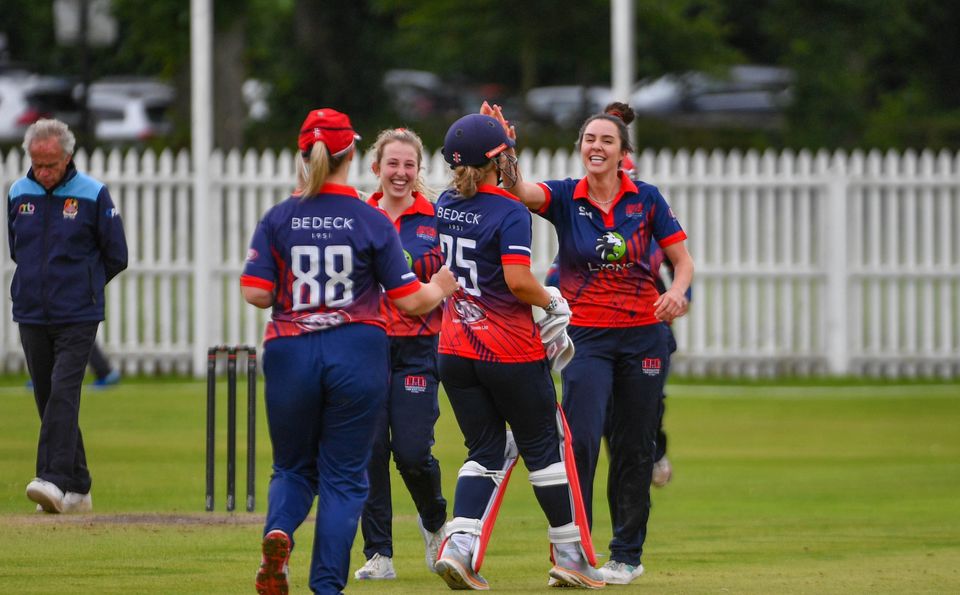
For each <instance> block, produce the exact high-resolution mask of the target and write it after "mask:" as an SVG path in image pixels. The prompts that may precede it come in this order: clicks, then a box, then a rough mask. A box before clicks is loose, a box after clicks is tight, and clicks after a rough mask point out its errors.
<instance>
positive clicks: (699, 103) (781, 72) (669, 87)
mask: <svg viewBox="0 0 960 595" xmlns="http://www.w3.org/2000/svg"><path fill="white" fill-rule="evenodd" d="M792 83H793V74H792V72H791V71H790V70H789V69H786V68H778V67H774V66H760V65H739V66H734V67H732V68H730V69H729V71H728V72H727V75H726V76H723V77H718V76H713V75H710V74H706V73H703V72H697V71H692V72H686V73H682V74H667V75H664V76H661V77H657V78H652V79H645V80H643V81H641V82H640V83H639V84H638V85H637V87H636V89H635V90H634V92H633V94H632V95H631V97H630V106H631V107H632V108H633V109H634V111H635V112H637V113H638V114H640V115H650V116H671V115H681V114H721V115H722V114H728V115H730V116H737V115H741V116H743V115H748V116H749V115H755V116H758V117H763V116H770V115H773V114H778V113H780V112H782V111H783V109H784V108H785V107H786V106H788V105H789V104H790V100H791V85H792Z"/></svg>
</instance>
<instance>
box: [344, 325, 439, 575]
mask: <svg viewBox="0 0 960 595" xmlns="http://www.w3.org/2000/svg"><path fill="white" fill-rule="evenodd" d="M439 387H440V378H439V376H438V375H437V336H436V335H427V336H419V337H390V392H389V396H388V398H387V400H386V402H385V403H384V405H383V407H382V408H381V409H380V413H379V416H378V418H377V429H376V435H375V437H374V442H373V453H372V454H371V456H370V464H369V465H368V466H367V477H368V478H369V482H370V493H369V495H368V496H367V501H366V503H365V504H364V505H363V516H362V517H361V518H360V528H361V530H362V532H363V553H364V555H365V556H366V557H367V559H370V558H372V557H373V555H374V554H380V555H381V556H387V557H390V558H392V557H393V503H392V501H391V498H392V492H391V489H390V455H391V453H392V454H393V459H394V461H395V462H396V464H397V471H399V472H400V477H401V478H403V482H404V484H405V485H406V486H407V491H409V492H410V496H411V497H412V498H413V503H414V506H416V508H417V513H418V514H419V515H420V519H421V520H422V522H423V526H424V527H425V528H426V529H427V530H428V531H430V532H431V533H433V532H435V531H437V530H438V529H440V527H442V526H443V523H444V522H446V519H447V501H446V500H445V499H444V497H443V493H442V491H441V483H440V463H439V462H438V461H437V459H436V458H434V456H433V453H432V451H431V449H432V448H433V443H434V437H433V427H434V425H436V423H437V419H438V418H439V417H440V405H439V403H438V400H437V392H438V389H439Z"/></svg>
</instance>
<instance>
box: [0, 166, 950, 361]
mask: <svg viewBox="0 0 960 595" xmlns="http://www.w3.org/2000/svg"><path fill="white" fill-rule="evenodd" d="M369 159H370V155H369V154H367V155H364V156H363V157H362V158H361V159H358V160H355V161H354V162H353V164H352V169H353V171H352V172H351V176H350V179H351V180H352V181H353V183H354V184H355V185H356V186H357V187H358V188H359V189H360V190H361V191H372V190H373V188H374V186H375V185H376V179H375V177H374V176H373V174H372V173H371V171H370V167H369ZM635 161H636V166H637V177H638V178H640V179H643V180H646V181H649V182H651V183H653V184H655V185H657V186H658V187H660V189H661V191H662V192H663V194H664V196H666V198H667V200H668V202H670V204H671V206H672V207H673V210H674V211H675V212H676V214H677V216H678V218H679V219H680V222H681V224H682V225H683V226H684V227H685V229H686V230H687V233H688V234H689V237H690V239H689V242H688V245H689V248H690V252H691V254H692V255H693V258H694V261H695V263H696V268H697V272H696V276H695V282H694V299H693V302H692V306H691V311H690V314H689V315H688V316H687V317H686V318H684V319H681V320H680V321H678V322H677V323H676V325H675V331H676V333H677V339H678V343H679V346H680V350H679V351H678V353H677V355H676V358H675V364H674V369H675V370H678V371H680V372H682V373H690V374H696V375H702V374H719V375H734V376H740V375H744V376H771V375H777V374H783V373H790V374H868V375H886V376H913V375H924V376H928V375H936V376H943V377H957V376H960V233H956V231H955V230H958V229H960V154H953V153H947V152H940V153H933V152H930V151H924V152H921V153H915V152H912V151H907V152H904V153H896V152H888V153H881V152H877V151H873V152H852V153H845V152H835V153H829V152H826V151H822V152H818V153H808V152H799V153H793V152H789V151H785V152H781V153H777V152H773V151H767V152H762V153H761V152H747V153H740V152H737V151H732V152H729V153H723V152H705V151H695V152H685V151H680V152H653V151H647V152H643V153H641V154H639V155H638V156H637V158H636V160H635ZM520 162H521V167H522V169H523V171H524V172H525V174H526V175H525V177H526V179H529V180H541V179H553V178H564V177H578V176H580V175H582V171H583V169H582V166H581V164H580V159H579V156H578V155H577V154H576V153H569V152H566V151H562V150H561V151H547V150H540V151H532V150H526V151H524V152H523V153H522V154H521V156H520ZM76 163H77V166H78V167H79V168H80V169H81V170H84V171H87V172H89V173H90V174H92V175H93V176H94V177H96V178H99V179H101V180H102V181H104V182H106V183H107V184H108V186H109V187H110V190H111V193H112V195H113V197H114V200H115V201H116V202H117V205H118V207H119V208H120V212H121V213H122V214H123V217H124V224H125V226H126V232H127V240H128V243H129V246H130V267H129V269H128V270H127V271H126V272H124V273H123V274H122V275H121V276H120V277H118V279H117V280H115V281H114V282H112V283H111V284H110V285H109V286H108V288H107V298H106V299H107V316H108V318H107V321H106V322H105V324H104V325H103V327H102V329H101V335H100V336H101V341H102V343H103V344H104V347H105V349H106V351H107V352H108V353H109V354H110V355H111V356H112V358H113V359H114V360H116V361H118V362H119V363H120V364H121V365H122V367H123V369H124V370H125V371H126V372H127V373H131V372H135V371H137V372H145V373H158V372H171V371H173V372H181V373H190V374H194V375H200V374H202V373H203V369H204V362H203V361H197V360H198V357H197V354H198V353H200V354H203V353H205V349H206V346H209V345H214V344H257V343H258V341H259V339H260V335H261V333H262V330H263V324H264V322H265V321H266V316H267V313H266V312H263V311H259V310H256V309H255V308H252V307H250V306H247V305H246V304H245V303H244V302H243V301H242V299H241V297H240V292H239V290H238V283H237V279H238V276H239V272H240V270H241V268H242V266H243V259H244V257H245V254H246V246H247V242H248V240H249V238H250V235H251V234H252V231H253V228H254V226H255V224H256V222H257V220H258V219H259V217H260V215H261V214H262V213H263V212H264V211H265V210H266V209H267V208H268V207H269V206H270V205H272V204H274V203H276V202H277V201H279V200H282V199H283V198H285V197H286V196H287V194H288V193H289V191H290V189H291V188H292V185H293V180H294V162H293V155H292V154H291V153H290V152H287V151H284V152H280V153H274V152H272V151H264V152H263V153H256V152H253V151H248V152H246V153H240V152H237V151H233V152H230V153H227V154H223V153H215V154H214V155H213V156H212V159H211V164H210V172H209V179H210V185H209V186H210V187H209V191H208V192H207V193H206V194H205V195H204V196H200V197H197V196H195V193H194V187H193V176H192V171H191V160H190V155H189V154H188V153H186V152H179V153H173V152H171V151H164V152H162V153H160V154H156V153H154V152H151V151H146V152H143V153H138V152H136V151H129V152H127V153H125V154H124V153H120V152H118V151H111V152H109V153H104V152H102V151H100V150H97V151H94V152H93V153H92V154H87V153H84V152H82V151H81V152H79V153H78V154H77V156H76ZM27 166H28V162H27V160H26V159H25V158H24V157H23V156H22V153H21V152H20V151H11V152H10V153H8V154H7V155H6V156H5V158H4V159H2V161H0V187H2V188H3V190H4V192H5V193H6V191H7V189H8V188H9V185H10V184H11V183H12V182H13V181H14V180H15V179H16V178H18V177H20V176H21V175H23V172H24V171H26V169H27ZM424 169H425V178H426V181H427V184H428V185H429V186H430V187H432V188H436V189H439V188H443V187H444V186H445V185H446V183H447V182H448V175H449V170H448V169H447V167H446V165H445V163H444V162H443V158H442V156H441V155H440V154H439V153H434V154H432V155H431V156H430V158H429V159H428V162H427V163H426V164H425V168H424ZM201 209H205V210H203V211H201ZM198 213H199V214H201V215H203V216H202V217H201V216H198ZM197 220H200V221H209V222H210V224H209V230H206V232H204V233H196V234H195V233H194V232H195V231H203V230H194V229H193V222H194V221H197ZM2 233H4V234H6V229H5V228H4V231H3V232H2ZM197 238H203V240H205V241H203V242H202V245H198V244H201V242H199V241H198V240H197ZM555 251H556V236H555V234H554V232H553V229H552V227H551V226H550V225H549V224H548V223H546V222H545V221H543V220H541V219H540V218H538V217H534V263H533V267H534V271H535V273H537V274H538V275H542V274H543V273H544V272H545V271H546V269H547V267H548V266H549V264H550V261H551V260H552V258H553V255H554V253H555ZM3 253H4V255H3V258H2V259H0V273H2V276H3V281H4V283H5V285H6V287H7V288H9V285H10V279H11V275H12V272H13V268H14V267H13V263H12V262H11V261H10V258H9V253H8V251H7V250H6V249H5V250H3ZM198 270H201V271H202V270H207V271H209V277H208V278H206V279H204V281H205V282H206V283H205V285H206V286H207V287H209V291H208V292H206V298H205V299H204V300H203V303H195V302H196V300H195V297H194V293H193V287H194V284H195V283H197V277H196V275H197V272H196V271H198ZM0 303H2V306H3V311H4V312H6V314H5V315H4V316H2V319H0V369H2V370H5V371H14V370H19V369H22V368H23V357H22V353H21V350H20V345H19V338H18V334H17V330H16V325H15V324H13V323H12V321H11V318H10V300H9V289H7V290H6V291H4V292H3V293H2V296H0ZM197 346H199V348H198V347H197ZM201 359H202V358H201Z"/></svg>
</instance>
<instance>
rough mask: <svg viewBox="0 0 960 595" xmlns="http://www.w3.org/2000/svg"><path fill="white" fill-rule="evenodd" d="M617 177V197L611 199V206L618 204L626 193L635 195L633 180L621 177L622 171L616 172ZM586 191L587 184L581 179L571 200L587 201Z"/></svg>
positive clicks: (588, 198)
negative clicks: (618, 181)
mask: <svg viewBox="0 0 960 595" xmlns="http://www.w3.org/2000/svg"><path fill="white" fill-rule="evenodd" d="M617 177H618V178H620V188H619V189H618V190H617V196H616V198H614V199H613V202H612V203H611V206H612V205H615V204H617V203H618V202H620V198H621V197H622V196H623V195H624V194H626V193H627V192H633V193H634V194H636V193H637V185H636V184H634V183H633V180H631V179H630V178H628V177H627V176H625V175H623V172H622V171H618V172H617ZM588 189H589V184H588V183H587V178H581V179H580V181H579V182H577V186H576V188H574V189H573V198H574V199H578V198H582V199H584V200H587V201H589V200H590V196H589V194H588V193H587V190H588Z"/></svg>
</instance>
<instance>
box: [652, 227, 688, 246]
mask: <svg viewBox="0 0 960 595" xmlns="http://www.w3.org/2000/svg"><path fill="white" fill-rule="evenodd" d="M685 239H687V233H686V232H685V231H683V230H682V229H681V230H680V231H678V232H677V233H675V234H673V235H669V236H667V237H665V238H663V239H662V240H660V241H659V242H657V243H658V244H660V247H661V248H666V247H667V246H669V245H671V244H676V243H677V242H682V241H683V240H685Z"/></svg>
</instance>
